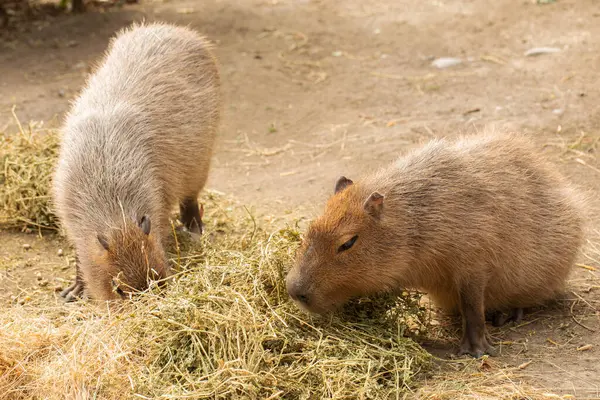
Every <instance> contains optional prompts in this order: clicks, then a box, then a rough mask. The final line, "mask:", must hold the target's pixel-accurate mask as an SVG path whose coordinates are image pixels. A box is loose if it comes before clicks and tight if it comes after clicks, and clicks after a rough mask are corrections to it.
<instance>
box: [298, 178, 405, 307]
mask: <svg viewBox="0 0 600 400" xmlns="http://www.w3.org/2000/svg"><path fill="white" fill-rule="evenodd" d="M384 208H385V198H384V196H383V195H382V194H380V193H379V192H369V190H367V189H366V188H364V187H362V186H361V185H360V184H354V183H353V182H352V181H351V180H350V179H347V178H346V177H341V178H339V179H338V181H337V183H336V185H335V193H334V195H333V196H332V197H331V198H330V199H329V201H328V202H327V205H326V207H325V212H324V213H323V215H322V216H320V217H318V218H317V219H316V220H314V221H313V222H312V223H311V224H310V226H309V228H308V230H307V232H306V234H305V236H304V238H303V241H302V244H301V246H300V248H299V250H298V254H297V259H296V264H295V265H294V267H293V268H292V269H291V271H290V272H289V273H288V275H287V278H286V285H287V290H288V293H289V295H290V297H291V298H292V299H294V301H296V303H297V304H298V305H299V306H300V307H301V308H304V309H306V310H308V311H310V312H314V313H319V314H322V313H326V312H329V311H333V310H334V309H336V308H338V307H339V306H341V305H343V304H344V303H345V302H346V301H348V300H349V299H350V298H352V297H356V296H361V295H368V294H372V293H376V292H380V291H385V290H386V289H389V288H392V287H395V286H396V284H397V279H396V275H397V274H398V272H399V271H401V270H402V265H398V268H397V269H396V268H394V269H393V270H389V268H385V267H384V266H383V265H382V264H386V261H385V259H386V257H387V256H386V252H389V250H387V249H386V246H385V243H386V242H389V241H390V236H389V235H390V234H393V233H391V232H389V229H387V228H386V226H385V215H384ZM388 247H389V246H388ZM387 264H389V262H388V263H387Z"/></svg>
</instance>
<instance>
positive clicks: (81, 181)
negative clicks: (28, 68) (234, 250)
mask: <svg viewBox="0 0 600 400" xmlns="http://www.w3.org/2000/svg"><path fill="white" fill-rule="evenodd" d="M219 86H220V83H219V74H218V70H217V65H216V60H215V58H214V57H213V55H212V53H211V51H210V45H209V44H208V42H207V41H206V40H205V39H204V38H203V37H201V36H199V35H198V34H197V33H195V32H194V31H192V30H190V29H187V28H181V27H175V26H172V25H168V24H148V25H144V24H142V25H134V26H132V27H131V28H129V29H126V30H123V31H122V32H120V33H119V34H118V35H117V37H116V38H115V39H113V40H112V41H111V44H110V46H109V49H108V51H107V52H106V54H105V56H104V58H103V60H102V62H101V63H100V65H99V66H98V68H97V70H96V71H95V73H94V74H93V75H92V76H91V77H90V78H89V80H88V82H87V84H86V87H85V88H84V90H83V91H82V93H81V95H80V96H79V98H77V99H76V100H75V102H74V103H73V106H72V109H71V111H70V113H69V115H68V117H67V119H66V122H65V125H64V128H63V138H62V144H61V152H60V156H59V163H58V166H57V170H56V175H55V179H54V199H55V205H56V211H57V213H58V215H59V217H60V220H61V222H62V224H63V226H64V228H65V230H66V232H67V235H68V237H69V239H70V240H71V242H72V243H73V244H74V246H75V249H76V253H77V257H78V271H77V272H78V273H77V276H78V278H77V281H76V282H75V284H74V285H72V286H71V287H70V288H68V289H67V290H65V292H64V293H63V295H64V296H65V297H68V298H70V297H72V296H73V295H77V294H79V293H80V292H81V290H82V289H83V287H84V286H85V288H86V291H87V293H88V294H89V295H90V296H91V297H92V298H95V299H102V300H104V299H114V298H119V297H125V295H126V294H127V293H128V292H133V291H138V290H144V289H146V288H147V287H148V284H149V281H150V280H152V279H163V278H165V277H166V276H168V275H169V267H168V264H167V260H166V256H165V253H164V250H163V242H164V239H165V237H166V236H167V235H168V233H169V231H170V222H169V215H170V213H171V211H172V209H173V207H174V206H175V205H176V204H179V205H180V211H181V214H182V222H183V223H184V225H185V226H186V227H187V228H188V229H190V230H192V231H196V232H198V233H200V232H201V228H202V224H201V212H202V211H201V210H202V209H201V207H198V203H197V196H198V193H199V192H200V190H201V189H202V188H203V187H204V184H205V182H206V179H207V177H208V172H209V167H210V160H211V156H212V150H213V143H214V140H215V135H216V130H217V125H218V122H219V114H220V107H221V106H220V102H221V97H220V90H219ZM119 295H120V296H119Z"/></svg>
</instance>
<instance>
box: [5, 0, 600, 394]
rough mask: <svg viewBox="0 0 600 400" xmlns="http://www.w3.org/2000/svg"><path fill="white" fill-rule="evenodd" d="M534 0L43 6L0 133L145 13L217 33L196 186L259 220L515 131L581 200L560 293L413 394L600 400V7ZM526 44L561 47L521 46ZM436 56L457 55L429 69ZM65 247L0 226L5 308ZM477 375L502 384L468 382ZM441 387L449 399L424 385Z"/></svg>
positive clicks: (78, 80) (443, 349) (50, 273)
mask: <svg viewBox="0 0 600 400" xmlns="http://www.w3.org/2000/svg"><path fill="white" fill-rule="evenodd" d="M545 3H546V2H536V1H530V0H522V1H512V0H496V1H492V2H490V1H474V0H463V1H458V0H436V1H420V0H403V1H394V0H377V1H372V2H371V1H355V0H348V1H324V0H321V1H319V0H315V1H310V0H240V1H232V0H203V1H199V0H196V1H191V0H180V1H142V2H141V3H140V4H135V5H125V6H123V7H116V8H108V9H106V10H93V11H91V12H88V13H85V14H80V15H57V16H47V17H44V18H39V19H36V20H33V21H28V22H26V23H24V24H23V25H21V26H20V29H19V30H10V28H5V29H6V30H5V31H4V32H2V34H1V35H0V131H7V132H8V131H15V129H16V126H15V125H16V124H15V119H14V117H13V115H12V112H11V110H12V108H13V106H16V109H15V113H16V115H17V116H18V118H19V120H21V121H31V120H33V121H45V124H46V125H47V126H53V127H57V126H59V124H60V121H61V118H62V116H63V114H64V112H65V111H66V110H67V109H68V105H69V100H70V99H72V98H73V97H74V96H76V95H77V92H78V90H79V89H80V87H81V85H82V84H83V82H84V80H85V77H86V75H87V74H88V73H89V71H90V68H91V67H92V66H93V64H94V62H95V61H97V60H98V58H99V56H100V55H101V53H102V51H104V49H105V48H106V45H107V43H108V40H109V38H110V37H111V36H112V35H113V34H114V33H115V31H117V30H118V29H120V28H121V27H124V26H126V25H128V24H130V23H131V22H132V21H139V20H142V19H145V20H147V21H154V20H161V21H168V22H173V23H178V24H184V25H190V26H192V27H193V28H196V29H197V30H199V31H201V32H203V33H204V34H205V35H207V36H208V37H209V38H210V39H211V40H212V41H214V42H215V43H216V54H217V56H218V58H219V60H220V64H221V70H222V80H223V85H224V93H225V107H224V118H223V124H222V128H221V130H220V142H219V148H218V151H217V153H216V155H215V159H214V163H213V168H212V171H211V177H210V180H209V187H210V188H211V189H214V190H217V191H220V192H224V193H226V194H227V195H231V196H234V197H235V198H236V199H238V200H239V201H240V202H241V203H243V204H247V205H249V206H252V207H254V208H255V209H256V210H257V211H259V212H261V213H266V214H275V215H277V216H279V217H281V218H289V219H290V220H291V219H292V218H294V217H305V218H308V219H310V218H311V217H313V216H315V215H316V213H317V212H318V211H319V209H320V208H321V206H322V205H323V203H324V201H325V199H326V198H327V196H329V194H330V193H331V192H332V190H333V185H334V182H335V179H336V177H338V176H339V175H342V174H343V175H346V176H348V177H350V178H352V177H355V176H358V175H360V174H361V173H363V172H365V171H368V170H371V169H374V168H377V167H379V166H381V165H383V164H384V163H386V162H388V161H391V160H393V159H394V158H396V157H398V156H399V155H401V154H402V153H404V152H406V151H407V150H409V149H411V148H414V147H416V146H418V145H419V144H421V143H423V142H424V141H427V140H429V139H431V138H434V137H440V136H454V135H457V134H459V133H469V132H473V131H477V130H481V129H483V128H484V127H485V126H488V125H494V126H497V127H498V128H502V129H513V130H519V131H522V132H525V133H527V134H528V135H530V136H531V137H533V138H534V139H535V142H536V143H537V145H538V146H539V148H540V149H541V150H543V151H545V152H547V154H548V155H549V157H550V158H551V159H552V160H553V161H555V162H556V163H557V164H558V165H559V166H560V169H561V170H562V171H563V172H564V173H565V174H566V175H567V176H568V177H569V178H570V179H572V180H573V181H574V182H575V183H576V184H578V185H579V186H580V187H581V188H582V189H583V190H585V191H586V192H587V193H588V194H589V195H590V197H591V199H592V209H591V210H590V222H591V223H590V235H589V241H588V243H587V245H586V248H585V249H584V252H583V254H582V255H581V258H580V260H579V265H578V266H577V267H576V268H575V270H574V272H573V274H572V276H571V280H570V285H569V291H568V292H567V293H566V295H565V297H564V298H563V299H560V300H559V301H558V302H557V304H555V305H551V306H549V307H546V308H543V309H540V310H537V311H534V312H532V313H529V314H527V315H526V317H525V320H524V322H522V323H521V324H520V325H518V326H507V327H504V328H500V329H491V332H492V335H493V337H494V339H495V340H496V341H497V342H499V343H500V350H501V352H500V355H499V356H498V357H495V358H493V359H489V360H487V361H483V362H482V361H460V362H458V361H455V362H452V363H441V364H442V365H441V367H440V370H439V371H437V372H434V373H431V374H428V375H427V376H422V377H420V378H419V379H420V381H418V384H419V385H420V387H421V389H420V391H418V392H415V396H416V397H419V398H431V399H436V398H437V399H441V398H528V397H527V396H528V395H527V391H526V390H524V389H523V390H521V389H520V388H521V387H525V386H526V387H528V388H529V387H532V388H537V389H539V390H540V392H539V393H542V396H544V395H543V393H554V394H555V395H554V396H557V397H559V396H565V398H577V399H600V224H599V222H600V220H599V218H598V212H597V211H598V209H600V198H599V196H598V195H599V192H600V160H599V159H598V147H599V146H600V145H599V140H600V73H599V71H600V4H599V3H598V2H597V1H596V0H557V1H555V2H548V4H545ZM537 47H552V48H556V49H558V51H557V52H548V53H544V54H540V55H536V56H526V55H525V52H526V51H528V50H530V49H532V48H537ZM441 57H454V58H459V59H461V61H462V62H461V63H460V64H458V65H455V66H452V67H448V68H443V69H438V68H436V67H434V66H432V61H433V60H435V59H436V58H441ZM24 244H28V245H30V246H31V248H30V249H29V250H26V249H25V248H24V247H23V245H24ZM63 246H64V243H62V242H60V241H57V240H55V239H53V238H52V237H51V236H50V237H46V238H39V237H37V236H35V235H33V234H22V233H18V234H17V233H12V232H0V288H1V289H2V290H1V292H2V293H0V299H1V300H2V302H3V303H2V306H1V307H10V306H11V305H12V304H16V303H17V302H23V301H27V300H26V299H25V300H24V298H23V296H21V293H23V292H27V293H31V292H32V291H34V292H35V291H38V292H44V293H46V294H51V293H53V290H54V289H55V287H58V286H63V285H64V284H65V282H66V280H68V279H69V276H70V275H71V274H72V270H71V269H70V268H68V265H69V264H68V259H66V258H65V256H64V255H63V256H62V257H60V256H58V254H57V251H58V249H59V248H63ZM65 251H66V248H65ZM71 267H72V265H71ZM50 297H53V296H50ZM50 297H49V298H50ZM437 324H438V325H439V326H440V329H439V335H435V334H434V333H432V336H431V337H430V338H429V339H428V340H427V341H424V342H423V345H424V346H425V348H426V349H428V350H430V351H431V352H433V353H434V354H436V355H438V356H440V357H441V358H448V354H449V353H450V352H451V351H452V350H453V349H454V346H456V344H457V340H458V327H457V326H456V324H455V321H451V320H448V319H446V318H443V317H440V318H439V320H437ZM432 332H435V330H434V331H432ZM503 371H510V374H511V376H513V375H512V374H515V373H516V372H518V379H516V380H515V381H514V382H511V379H509V378H507V377H508V376H509V372H507V373H506V374H504V373H503ZM488 379H489V380H490V382H492V381H493V382H496V381H502V382H504V383H503V385H504V386H498V387H505V388H506V392H505V393H500V392H498V391H492V392H490V393H488V394H487V395H480V394H476V393H474V392H473V391H471V389H470V388H471V386H470V385H471V384H472V383H473V382H479V384H480V385H483V386H485V385H487V384H490V385H492V384H493V382H492V383H489V382H488V381H487V380H488ZM444 382H445V383H444ZM507 382H508V383H507ZM440 383H444V384H445V385H446V392H445V393H446V394H445V395H444V394H443V393H439V392H436V393H429V392H428V387H432V386H436V387H437V388H438V389H439V387H440V386H439V385H440ZM536 393H537V392H536ZM511 396H513V397H511ZM547 396H548V398H552V396H551V395H550V394H548V395H547ZM555 398H556V397H555Z"/></svg>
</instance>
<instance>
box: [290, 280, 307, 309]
mask: <svg viewBox="0 0 600 400" xmlns="http://www.w3.org/2000/svg"><path fill="white" fill-rule="evenodd" d="M286 286H287V291H288V294H289V295H290V297H291V298H292V299H294V300H296V301H299V302H300V303H303V304H308V303H309V300H310V299H309V296H308V293H307V290H306V287H305V285H302V283H301V282H299V281H298V280H297V279H293V280H290V279H288V281H287V285H286Z"/></svg>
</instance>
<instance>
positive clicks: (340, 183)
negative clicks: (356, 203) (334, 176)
mask: <svg viewBox="0 0 600 400" xmlns="http://www.w3.org/2000/svg"><path fill="white" fill-rule="evenodd" d="M353 183H354V182H352V181H351V180H350V179H348V178H346V177H345V176H340V177H339V178H338V180H337V182H336V183H335V192H334V194H335V193H337V192H340V191H342V190H344V189H346V188H347V187H348V186H350V185H352V184H353Z"/></svg>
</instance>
